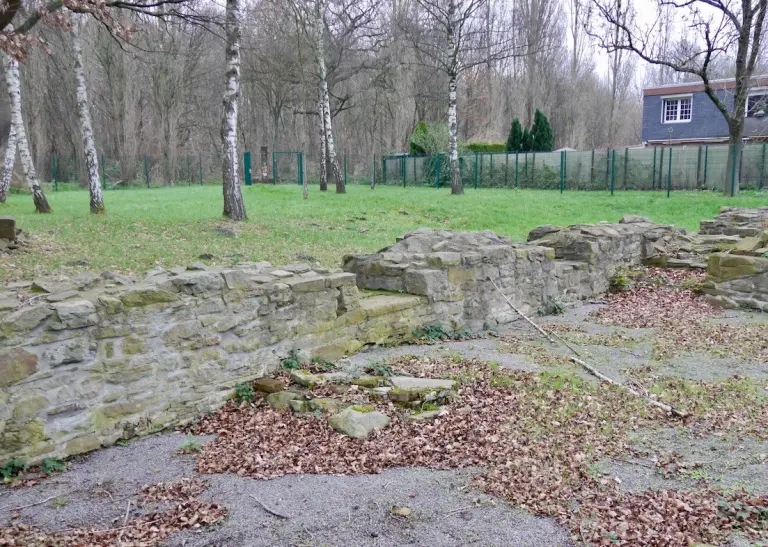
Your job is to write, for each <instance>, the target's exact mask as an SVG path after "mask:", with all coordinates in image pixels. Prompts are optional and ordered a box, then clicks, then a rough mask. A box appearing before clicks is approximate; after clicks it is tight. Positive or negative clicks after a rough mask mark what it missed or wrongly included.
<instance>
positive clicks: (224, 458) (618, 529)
mask: <svg viewBox="0 0 768 547" xmlns="http://www.w3.org/2000/svg"><path fill="white" fill-rule="evenodd" d="M392 367H393V368H395V369H398V370H406V371H408V372H411V373H414V374H416V375H427V376H430V377H437V376H442V377H452V378H457V379H460V380H461V388H460V390H459V395H458V397H457V399H456V400H454V401H453V402H452V403H451V404H450V405H448V406H447V407H444V408H446V409H447V411H446V412H444V413H442V414H441V415H440V416H438V417H437V418H436V419H435V420H434V421H431V422H419V423H414V422H411V421H408V420H406V419H405V418H404V413H403V412H402V411H401V410H400V409H398V408H397V407H395V406H394V405H392V404H391V403H381V402H380V403H378V405H377V406H378V409H379V410H381V411H383V412H386V413H387V414H388V415H389V416H390V417H391V418H392V422H391V423H390V425H389V426H388V427H386V428H385V429H383V430H379V431H374V432H373V433H372V434H371V436H369V437H368V438H366V439H352V438H349V437H345V436H343V435H340V434H338V433H336V432H335V431H333V430H332V429H331V428H330V427H329V426H328V424H327V417H324V416H319V415H312V414H293V413H290V412H279V411H276V410H273V409H271V408H269V407H266V406H263V404H257V405H243V406H241V407H238V406H235V405H234V404H228V405H227V406H225V407H223V408H221V409H219V410H217V411H215V412H213V413H212V414H211V415H209V416H205V417H203V418H201V420H200V422H199V423H198V424H197V425H196V426H195V428H194V433H196V434H217V435H218V437H217V439H216V440H214V441H213V442H211V443H209V444H208V445H206V448H205V451H204V453H203V454H202V455H200V456H199V457H198V459H197V469H198V471H199V472H201V473H235V474H237V475H240V476H249V477H256V478H260V479H271V478H275V477H279V476H282V475H286V474H298V473H315V474H344V475H356V474H364V473H378V472H380V471H382V470H384V469H388V468H394V467H409V466H420V467H430V468H437V469H450V468H466V467H471V468H478V469H480V470H481V471H480V472H479V473H478V474H477V475H476V476H475V478H474V481H475V484H476V485H477V486H478V487H480V488H482V489H484V490H485V491H487V492H489V493H491V494H495V495H498V496H500V497H502V498H504V499H506V500H509V501H510V502H512V503H513V504H515V505H517V506H521V507H523V508H525V509H527V510H528V511H531V512H533V513H535V514H539V515H547V516H552V517H555V518H556V519H557V520H558V521H560V522H561V523H564V524H566V525H568V526H569V527H570V529H571V530H572V533H573V539H574V541H579V542H584V543H588V544H597V545H599V544H611V543H612V542H613V543H621V544H627V545H629V544H634V545H659V546H661V545H665V546H666V545H688V544H690V543H695V542H715V543H716V542H718V541H722V540H724V539H725V538H726V537H727V536H728V535H729V534H730V533H731V532H732V531H734V530H738V531H740V532H742V533H744V534H746V535H748V536H750V537H752V538H759V537H766V536H765V533H766V532H765V530H766V525H768V501H766V500H765V499H763V498H760V497H758V496H754V495H751V494H748V493H747V492H744V491H739V492H730V493H727V494H726V493H720V492H717V491H714V490H709V489H699V490H695V491H686V492H683V491H674V490H663V491H649V492H640V493H622V492H620V490H619V486H620V483H619V481H618V480H616V479H614V478H606V477H603V476H600V475H599V474H597V473H595V472H594V469H595V462H597V461H599V460H600V459H601V458H604V457H611V456H614V457H626V454H627V453H631V452H632V450H631V448H630V446H629V442H628V440H627V433H628V432H629V431H631V430H634V429H638V428H641V427H642V428H652V427H664V426H669V425H679V421H675V420H674V419H673V418H670V417H668V416H666V415H665V414H663V413H661V412H659V411H658V410H657V409H654V408H651V407H649V406H648V405H647V404H645V402H644V401H643V400H642V399H640V398H637V397H633V396H631V395H629V394H627V393H625V392H624V391H623V390H620V389H616V388H614V387H610V386H607V385H599V386H595V385H592V384H590V383H587V382H585V381H583V380H581V379H580V378H578V377H576V376H570V375H562V374H550V373H542V374H534V373H524V372H518V371H514V372H513V371H506V370H504V369H501V368H500V367H498V366H493V365H489V364H487V363H483V362H480V361H474V360H470V361H463V362H462V361H458V360H455V359H454V360H451V359H430V358H423V357H422V358H413V357H411V358H407V357H406V358H401V359H399V360H397V361H395V362H393V363H392ZM702 389H705V390H706V389H707V388H706V386H705V387H702ZM348 395H349V393H348ZM715 395H716V394H715ZM704 418H706V413H705V412H702V413H701V417H700V418H696V419H704ZM715 425H716V424H715ZM743 508H748V509H747V510H743Z"/></svg>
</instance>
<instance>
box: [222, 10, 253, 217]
mask: <svg viewBox="0 0 768 547" xmlns="http://www.w3.org/2000/svg"><path fill="white" fill-rule="evenodd" d="M242 33H243V30H242V13H241V7H240V0H227V8H226V34H227V49H226V59H227V72H226V88H225V90H224V119H223V121H222V124H221V140H222V149H223V150H224V173H223V174H224V184H223V190H224V216H225V217H228V218H229V219H230V220H245V218H247V215H246V213H245V204H244V203H243V192H242V189H241V188H240V175H239V173H238V155H237V106H238V104H237V103H238V99H239V98H240V38H241V37H242Z"/></svg>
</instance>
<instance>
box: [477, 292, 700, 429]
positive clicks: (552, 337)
mask: <svg viewBox="0 0 768 547" xmlns="http://www.w3.org/2000/svg"><path fill="white" fill-rule="evenodd" d="M488 280H489V281H490V282H491V283H492V284H493V286H494V288H495V289H496V290H497V291H498V292H499V294H500V295H501V297H502V298H503V299H504V300H505V301H506V303H507V304H509V307H510V308H512V309H513V310H515V313H517V314H518V315H519V316H520V317H522V318H523V319H525V320H526V321H527V322H528V323H529V324H530V325H531V326H532V327H533V328H535V329H536V330H537V331H539V333H540V334H541V335H542V336H543V337H544V338H546V339H547V340H549V341H550V342H551V343H553V344H555V345H557V343H558V342H559V343H560V344H562V345H564V346H565V347H567V348H568V349H569V350H571V351H572V352H573V353H574V354H575V355H576V357H569V359H570V360H571V361H573V362H574V363H576V364H577V365H579V366H580V367H582V368H583V369H584V370H586V371H587V372H589V373H590V374H591V375H592V376H595V377H596V378H599V379H600V380H602V381H604V382H607V383H609V384H611V385H614V386H618V387H620V388H622V389H624V390H626V391H627V392H629V393H631V394H632V395H635V396H636V397H643V398H644V399H645V400H646V401H647V402H648V404H650V405H653V406H655V407H658V408H660V409H661V410H663V411H664V412H667V413H669V414H672V415H673V416H677V417H678V418H685V417H686V414H685V413H684V412H680V411H679V410H677V409H676V408H675V407H673V406H672V405H668V404H665V403H662V402H659V401H656V400H655V399H651V398H650V397H648V396H645V395H643V394H641V393H639V392H637V391H635V390H634V389H632V388H631V387H629V386H626V385H624V384H622V383H620V382H617V381H616V380H613V379H612V378H609V377H608V376H606V375H605V374H603V373H602V372H600V371H598V370H596V369H595V368H594V367H593V366H591V365H590V364H588V363H586V362H585V361H583V360H582V359H580V357H582V355H581V353H579V352H578V350H576V348H574V347H573V346H571V344H569V343H568V342H566V341H565V340H563V339H562V338H561V337H559V336H558V335H557V334H555V333H550V332H547V331H545V330H544V329H542V328H541V327H540V326H539V325H537V324H536V323H534V322H533V320H532V319H530V318H529V317H528V316H527V315H525V314H524V313H523V312H521V311H520V310H519V309H518V308H517V307H516V306H515V305H514V304H513V303H512V302H511V301H510V299H509V298H507V295H505V294H504V293H503V292H501V289H500V288H499V286H498V285H497V284H496V282H495V281H494V280H493V279H491V278H490V277H489V278H488Z"/></svg>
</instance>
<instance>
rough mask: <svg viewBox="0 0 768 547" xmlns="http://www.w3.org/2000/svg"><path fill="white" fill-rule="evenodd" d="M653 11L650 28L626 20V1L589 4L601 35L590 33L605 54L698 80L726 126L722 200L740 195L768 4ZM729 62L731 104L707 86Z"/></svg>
mask: <svg viewBox="0 0 768 547" xmlns="http://www.w3.org/2000/svg"><path fill="white" fill-rule="evenodd" d="M657 2H658V8H659V9H658V11H657V15H656V17H655V19H654V20H652V21H651V22H650V23H646V22H643V21H639V20H638V18H633V17H631V15H630V16H629V17H627V16H626V15H627V13H630V14H631V10H632V5H631V3H630V1H629V0H592V6H593V7H594V9H595V10H596V13H597V15H598V16H599V17H600V20H601V22H602V23H603V25H604V26H605V27H607V32H606V29H602V32H594V31H593V35H594V36H596V37H597V38H598V40H599V41H600V45H601V46H602V47H603V48H604V49H606V51H608V52H609V53H610V52H614V51H616V50H623V51H629V52H632V53H634V54H635V55H636V56H637V57H639V58H640V59H642V60H644V61H646V62H647V63H650V64H652V65H657V66H665V67H669V68H670V69H672V70H674V71H675V72H678V73H684V74H691V75H694V76H697V77H698V78H699V79H700V80H701V82H702V84H703V87H704V92H705V93H706V94H707V96H708V97H709V99H710V100H711V101H712V102H713V103H714V105H715V107H716V108H717V109H718V110H719V111H720V113H721V114H722V115H723V118H724V119H725V121H726V123H727V125H728V162H727V166H726V173H727V180H726V182H725V184H723V194H724V195H726V196H733V195H734V194H736V193H737V192H738V191H739V180H738V169H739V166H738V164H739V161H738V159H739V157H740V153H741V146H742V138H743V135H744V118H745V113H746V105H747V96H748V94H749V89H750V87H751V86H752V85H753V82H752V77H753V76H754V74H755V67H756V66H757V65H758V60H759V56H760V54H761V48H762V47H763V44H762V40H763V34H764V28H765V16H766V11H768V0H740V1H739V2H721V1H720V0H685V1H683V0H657ZM667 7H669V8H672V9H673V10H674V11H675V13H676V15H677V21H678V25H679V27H680V28H681V29H685V30H686V31H687V32H681V33H680V35H681V38H679V39H678V40H677V41H676V43H675V44H674V46H673V47H670V45H669V44H668V43H667V42H666V36H665V34H666V33H667V32H668V29H666V28H665V23H666V24H668V17H669V13H668V12H665V10H664V8H667ZM727 56H732V58H733V61H734V65H733V66H734V68H733V77H734V87H733V93H732V99H733V100H732V101H731V100H730V97H727V96H726V95H725V93H723V91H722V89H718V88H716V86H715V85H713V83H712V80H713V78H714V77H716V76H715V74H717V68H718V67H717V64H718V61H720V60H722V59H723V58H724V57H727Z"/></svg>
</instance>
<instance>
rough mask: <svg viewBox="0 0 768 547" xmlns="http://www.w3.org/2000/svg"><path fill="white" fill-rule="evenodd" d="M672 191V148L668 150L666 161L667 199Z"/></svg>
mask: <svg viewBox="0 0 768 547" xmlns="http://www.w3.org/2000/svg"><path fill="white" fill-rule="evenodd" d="M671 191H672V148H671V147H670V149H669V159H668V160H667V197H669V193H670V192H671Z"/></svg>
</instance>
